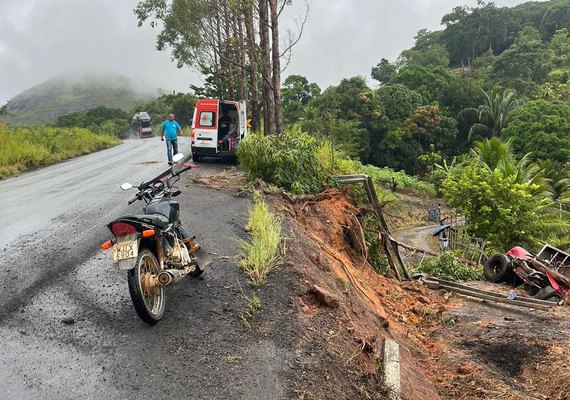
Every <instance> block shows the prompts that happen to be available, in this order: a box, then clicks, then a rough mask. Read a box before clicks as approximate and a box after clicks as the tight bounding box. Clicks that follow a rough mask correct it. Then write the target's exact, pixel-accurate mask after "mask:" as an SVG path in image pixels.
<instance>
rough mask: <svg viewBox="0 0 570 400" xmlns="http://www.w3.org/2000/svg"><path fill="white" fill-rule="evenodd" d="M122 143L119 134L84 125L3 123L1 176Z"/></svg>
mask: <svg viewBox="0 0 570 400" xmlns="http://www.w3.org/2000/svg"><path fill="white" fill-rule="evenodd" d="M119 143H121V141H120V140H119V139H118V138H116V137H113V136H109V135H97V134H94V133H93V132H91V131H89V130H87V129H81V128H51V127H17V128H6V127H0V179H6V178H8V177H10V176H13V175H18V174H20V173H22V172H25V171H29V170H33V169H36V168H40V167H45V166H48V165H51V164H55V163H58V162H61V161H63V160H66V159H69V158H73V157H77V156H80V155H83V154H88V153H92V152H95V151H99V150H103V149H106V148H109V147H112V146H115V145H117V144H119Z"/></svg>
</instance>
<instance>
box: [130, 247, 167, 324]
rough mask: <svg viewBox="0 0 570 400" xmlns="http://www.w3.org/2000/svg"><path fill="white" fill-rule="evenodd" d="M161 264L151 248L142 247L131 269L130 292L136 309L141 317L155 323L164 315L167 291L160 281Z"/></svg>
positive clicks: (149, 322) (148, 322) (145, 320)
mask: <svg viewBox="0 0 570 400" xmlns="http://www.w3.org/2000/svg"><path fill="white" fill-rule="evenodd" d="M159 273H160V266H159V264H158V260H157V259H156V257H155V255H154V254H153V253H152V252H151V251H150V250H149V249H142V250H141V251H140V252H139V255H138V257H137V262H136V265H135V267H134V268H133V269H131V270H129V273H128V281H129V293H130V295H131V300H132V302H133V306H134V307H135V311H136V312H137V314H138V315H139V317H140V319H142V320H143V321H144V322H146V323H147V324H149V325H154V324H156V323H157V322H158V321H160V319H161V318H162V316H163V315H164V309H165V303H166V292H165V290H164V286H162V285H160V284H159V283H158V279H157V277H158V274H159Z"/></svg>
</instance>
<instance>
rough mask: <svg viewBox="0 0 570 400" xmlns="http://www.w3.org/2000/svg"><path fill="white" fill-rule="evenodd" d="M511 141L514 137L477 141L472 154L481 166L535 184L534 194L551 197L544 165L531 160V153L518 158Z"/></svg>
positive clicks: (516, 179)
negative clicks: (505, 139) (504, 140)
mask: <svg viewBox="0 0 570 400" xmlns="http://www.w3.org/2000/svg"><path fill="white" fill-rule="evenodd" d="M511 142H512V139H509V140H507V141H506V142H503V141H502V140H501V139H499V138H492V139H487V140H485V141H483V142H475V145H474V146H473V148H472V149H471V152H470V155H471V157H472V159H475V160H476V161H477V164H478V165H479V166H480V167H481V168H485V169H488V170H489V171H494V170H498V171H500V172H501V173H502V174H503V176H505V177H514V181H515V182H516V183H524V184H529V185H534V190H533V196H535V197H537V198H542V199H551V198H552V190H551V188H550V185H549V183H550V182H549V179H548V178H547V177H545V175H544V170H543V168H542V166H541V165H538V164H536V163H532V162H531V153H527V154H525V155H524V156H523V157H522V158H520V159H518V160H517V159H516V158H515V154H514V152H513V149H512V145H511Z"/></svg>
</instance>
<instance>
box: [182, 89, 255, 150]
mask: <svg viewBox="0 0 570 400" xmlns="http://www.w3.org/2000/svg"><path fill="white" fill-rule="evenodd" d="M246 135H247V114H246V102H245V101H244V100H242V101H229V100H218V99H198V100H197V101H196V107H195V108H194V117H193V118H192V159H193V160H194V161H200V160H201V159H202V158H203V157H225V158H231V159H234V160H235V158H236V151H237V148H238V146H239V143H240V142H241V141H242V140H243V138H245V136H246Z"/></svg>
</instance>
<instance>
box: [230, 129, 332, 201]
mask: <svg viewBox="0 0 570 400" xmlns="http://www.w3.org/2000/svg"><path fill="white" fill-rule="evenodd" d="M319 146H320V143H319V142H318V141H317V140H316V139H314V138H312V137H310V136H309V135H307V134H306V133H303V132H301V131H299V130H296V129H295V130H289V131H287V132H286V133H285V134H283V135H280V136H277V135H269V136H264V135H262V134H255V133H252V134H250V135H248V136H247V137H246V138H245V139H244V140H243V141H242V142H241V143H240V145H239V148H238V153H237V154H238V159H239V162H240V165H241V166H242V168H243V169H244V170H245V171H246V175H247V178H248V179H249V180H254V179H256V178H260V179H263V180H264V181H266V182H268V183H273V184H275V185H277V186H279V187H282V188H284V189H286V190H289V191H291V192H293V193H295V194H308V193H318V192H321V191H322V190H323V189H325V188H326V187H327V186H329V185H330V184H331V183H332V176H331V174H330V171H329V170H328V169H327V167H326V165H325V164H324V163H323V162H322V161H321V160H320V159H319V158H318V156H317V152H318V149H319Z"/></svg>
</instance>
